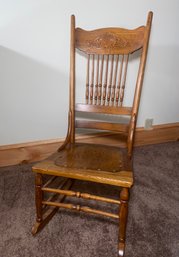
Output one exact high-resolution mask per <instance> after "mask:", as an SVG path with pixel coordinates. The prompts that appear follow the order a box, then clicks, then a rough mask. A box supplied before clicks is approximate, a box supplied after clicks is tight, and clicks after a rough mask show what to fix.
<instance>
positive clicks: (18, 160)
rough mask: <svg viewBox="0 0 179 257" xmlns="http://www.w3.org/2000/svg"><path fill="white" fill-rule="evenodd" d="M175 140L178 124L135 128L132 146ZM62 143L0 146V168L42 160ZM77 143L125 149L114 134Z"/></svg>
mask: <svg viewBox="0 0 179 257" xmlns="http://www.w3.org/2000/svg"><path fill="white" fill-rule="evenodd" d="M177 140H179V122H177V123H170V124H163V125H156V126H154V127H153V129H152V130H144V128H137V129H136V135H135V143H134V145H135V146H142V145H148V144H159V143H164V142H170V141H177ZM63 141H64V139H53V140H44V141H37V142H30V143H23V144H14V145H6V146H0V167H3V166H10V165H17V164H22V163H30V162H36V161H40V160H43V159H45V158H46V157H48V156H49V155H50V154H52V153H53V152H55V151H56V150H57V149H58V147H59V146H60V145H61V144H62V142H63ZM77 141H79V142H83V141H85V142H88V143H92V142H95V143H99V144H100V143H105V144H108V145H115V146H122V147H125V144H124V143H123V142H120V141H119V135H118V134H115V133H114V134H107V133H103V134H93V135H85V136H78V137H77Z"/></svg>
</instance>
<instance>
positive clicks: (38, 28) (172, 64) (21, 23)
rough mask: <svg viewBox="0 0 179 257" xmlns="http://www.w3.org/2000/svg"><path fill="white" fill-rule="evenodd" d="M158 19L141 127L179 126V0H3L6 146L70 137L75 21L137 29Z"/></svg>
mask: <svg viewBox="0 0 179 257" xmlns="http://www.w3.org/2000/svg"><path fill="white" fill-rule="evenodd" d="M149 10H152V11H153V12H154V19H153V27H152V34H151V40H150V49H149V54H148V61H147V67H146V74H145V80H144V87H143V93H142V101H141V105H140V112H139V117H138V126H144V122H145V119H146V118H154V124H165V123H172V122H178V121H179V111H178V110H179V100H178V99H179V79H178V73H179V72H178V71H179V70H178V67H179V30H178V24H179V15H178V10H179V1H178V0H163V1H161V0H155V1H152V0H150V1H149V0H148V1H147V0H145V1H143V0H135V1H130V0H125V1H122V0H110V1H108V0H104V1H97V0H90V1H87V0H86V1H84V0H75V1H74V0H68V1H60V0H53V1H51V0H16V1H14V0H6V1H3V0H0V144H2V145H3V144H13V143H21V142H28V141H35V140H43V139H53V138H58V137H64V136H65V131H66V128H67V109H68V71H69V31H70V15H71V14H75V15H76V18H77V25H79V26H81V27H84V28H86V29H92V28H96V27H105V26H121V27H130V28H134V27H137V26H139V25H141V24H145V21H146V15H147V13H148V11H149Z"/></svg>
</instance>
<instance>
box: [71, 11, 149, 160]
mask: <svg viewBox="0 0 179 257" xmlns="http://www.w3.org/2000/svg"><path fill="white" fill-rule="evenodd" d="M152 15H153V14H152V12H149V14H148V18H147V23H146V26H141V27H139V28H136V29H133V30H128V29H123V28H101V29H96V30H92V31H86V30H83V29H81V28H76V27H75V16H74V15H72V16H71V52H70V107H69V128H68V136H67V138H68V139H69V140H70V142H71V143H74V142H75V128H90V129H99V130H109V131H117V132H119V133H124V134H126V135H127V147H128V154H129V156H131V154H132V146H133V140H134V131H135V127H136V120H137V113H138V108H139V101H140V95H141V89H142V82H143V77H144V69H145V63H146V58H147V49H148V42H149V36H150V29H151V23H152ZM76 49H78V50H80V51H82V52H83V53H85V54H86V55H87V74H86V88H85V92H86V94H85V104H79V103H76V102H75V55H76ZM138 50H140V51H139V53H140V56H139V58H140V62H139V69H138V75H137V80H136V87H135V91H134V98H133V104H132V106H127V107H126V106H123V99H124V93H125V83H126V76H127V68H128V62H129V56H130V55H132V54H133V53H134V52H136V51H138ZM76 112H85V113H103V114H112V115H120V116H121V115H124V116H129V117H130V119H129V120H130V122H129V124H125V123H124V124H119V123H115V122H114V123H112V122H101V121H100V122H99V121H90V120H84V119H83V120H76V117H75V113H76Z"/></svg>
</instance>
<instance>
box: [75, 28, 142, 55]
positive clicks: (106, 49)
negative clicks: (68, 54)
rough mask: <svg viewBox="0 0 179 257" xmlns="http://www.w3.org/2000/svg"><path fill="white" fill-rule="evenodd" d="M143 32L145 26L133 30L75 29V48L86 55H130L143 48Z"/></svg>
mask: <svg viewBox="0 0 179 257" xmlns="http://www.w3.org/2000/svg"><path fill="white" fill-rule="evenodd" d="M144 30H145V26H142V27H139V28H137V29H133V30H128V29H122V28H103V29H97V30H91V31H86V30H83V29H81V28H76V30H75V47H76V48H78V49H79V50H81V51H83V52H85V53H88V54H130V53H133V52H134V51H136V50H138V49H140V48H141V47H142V46H143V42H144Z"/></svg>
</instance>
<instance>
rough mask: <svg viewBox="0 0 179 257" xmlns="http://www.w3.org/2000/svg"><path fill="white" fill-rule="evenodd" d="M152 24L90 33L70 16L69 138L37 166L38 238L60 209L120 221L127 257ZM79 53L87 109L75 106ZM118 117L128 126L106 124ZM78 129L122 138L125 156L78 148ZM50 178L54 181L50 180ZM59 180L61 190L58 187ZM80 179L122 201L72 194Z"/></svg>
mask: <svg viewBox="0 0 179 257" xmlns="http://www.w3.org/2000/svg"><path fill="white" fill-rule="evenodd" d="M151 23H152V12H149V14H148V19H147V23H146V26H141V27H139V28H137V29H133V30H128V29H122V28H102V29H96V30H92V31H86V30H83V29H81V28H76V27H75V16H74V15H72V16H71V52H70V103H69V124H68V133H67V137H66V140H65V142H64V143H63V145H62V146H61V147H60V148H59V150H58V151H57V152H56V153H54V154H53V155H52V156H50V157H49V158H48V159H47V160H44V161H42V162H40V163H38V164H35V166H34V167H33V168H32V169H33V171H34V172H35V196H36V215H37V218H36V223H35V225H34V227H33V229H32V233H33V234H36V233H37V232H38V231H39V230H41V229H42V228H43V227H44V226H45V225H46V224H47V222H48V221H49V220H50V219H51V218H52V217H53V215H54V214H55V213H56V211H57V210H58V209H59V208H67V209H71V210H76V211H83V212H87V213H90V214H99V215H104V216H108V217H112V218H116V219H119V221H120V222H119V245H118V256H124V249H125V234H126V224H127V213H128V200H129V189H130V188H131V187H132V185H133V172H132V163H131V157H132V148H133V141H134V132H135V127H136V121H137V113H138V108H139V100H140V95H141V89H142V83H143V77H144V69H145V63H146V58H147V49H148V43H149V36H150V30H151ZM76 49H77V51H76ZM138 50H139V51H138ZM136 51H138V52H139V53H138V54H135V58H137V57H138V58H139V68H138V72H137V76H136V78H137V79H136V87H135V88H134V97H133V105H132V106H130V107H129V106H127V107H126V106H124V103H123V102H124V91H125V84H126V75H127V68H128V66H129V65H128V63H129V61H130V59H132V58H131V57H130V56H132V54H133V53H134V52H136ZM80 52H82V56H83V57H84V55H86V56H87V75H86V89H85V91H86V95H85V102H84V103H76V97H75V90H76V85H75V82H76V79H75V74H76V73H75V66H76V65H75V57H76V54H79V53H80ZM135 58H134V59H135ZM132 60H133V59H132ZM77 113H83V116H84V115H87V116H88V114H89V113H90V114H91V113H92V114H93V115H94V116H95V115H96V114H97V117H98V116H99V115H104V116H105V119H104V120H103V121H101V120H97V119H95V120H91V118H90V119H79V118H77V115H76V114H77ZM117 115H118V116H120V117H122V116H124V117H128V118H129V119H128V120H129V122H128V123H126V122H123V123H119V122H116V121H115V122H114V121H113V122H112V121H111V119H110V120H109V121H108V122H107V121H106V119H107V118H108V117H109V116H115V117H116V116H117ZM100 117H101V116H100ZM119 120H120V119H119ZM77 128H83V129H84V128H85V129H86V128H87V129H95V130H100V131H101V130H102V131H103V130H105V131H106V130H107V131H112V132H113V133H114V132H117V133H119V134H123V135H124V138H126V151H125V150H124V149H122V150H121V148H120V147H116V146H110V145H102V144H91V143H90V144H89V143H77V142H76V141H75V132H76V129H77ZM103 133H104V132H103ZM47 175H48V176H47ZM45 177H48V178H49V179H48V180H45ZM59 178H60V184H58V183H57V182H56V181H57V180H59ZM76 179H77V180H80V181H82V180H85V181H90V182H95V183H103V184H107V185H109V186H110V187H111V186H117V187H119V190H120V199H119V200H116V199H111V198H107V197H103V196H97V195H93V194H89V193H82V192H75V191H72V190H70V188H71V186H72V183H73V182H74V180H76ZM57 184H58V186H57ZM52 185H53V186H52ZM54 185H55V186H54ZM47 196H48V197H47ZM66 196H68V197H69V196H71V197H77V198H80V197H81V198H83V199H86V200H96V201H103V202H106V203H109V204H117V205H119V212H118V213H117V214H114V213H109V212H106V211H102V210H97V209H93V208H90V207H84V206H80V205H74V204H71V203H65V201H64V200H65V197H66Z"/></svg>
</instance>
